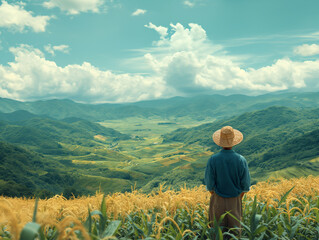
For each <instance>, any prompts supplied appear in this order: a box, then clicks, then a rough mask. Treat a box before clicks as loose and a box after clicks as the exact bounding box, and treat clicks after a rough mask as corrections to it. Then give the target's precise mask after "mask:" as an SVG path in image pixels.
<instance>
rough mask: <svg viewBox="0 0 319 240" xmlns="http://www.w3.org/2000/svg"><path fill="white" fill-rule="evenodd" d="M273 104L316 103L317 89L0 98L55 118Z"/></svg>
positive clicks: (218, 112) (4, 104)
mask: <svg viewBox="0 0 319 240" xmlns="http://www.w3.org/2000/svg"><path fill="white" fill-rule="evenodd" d="M274 105H278V106H286V107H292V108H308V107H310V108H311V107H316V106H318V105H319V93H316V92H309V93H280V94H279V93H278V94H274V93H273V94H265V95H259V96H245V95H239V94H236V95H230V96H223V95H217V94H215V95H201V96H195V97H174V98H169V99H160V100H151V101H142V102H136V103H122V104H82V103H76V102H73V101H71V100H67V99H64V100H57V99H53V100H46V101H35V102H19V101H14V100H10V99H5V98H0V111H1V112H5V113H9V112H13V111H16V110H26V111H29V112H30V113H33V114H37V115H47V116H50V117H53V118H57V119H63V118H69V117H78V118H82V119H87V120H92V121H103V120H106V119H122V118H127V117H136V116H140V117H151V116H161V117H182V116H191V117H193V118H196V119H197V118H199V119H201V118H206V117H212V116H214V117H215V118H224V117H230V116H233V115H237V114H241V113H244V112H250V111H254V110H259V109H264V108H266V107H269V106H274Z"/></svg>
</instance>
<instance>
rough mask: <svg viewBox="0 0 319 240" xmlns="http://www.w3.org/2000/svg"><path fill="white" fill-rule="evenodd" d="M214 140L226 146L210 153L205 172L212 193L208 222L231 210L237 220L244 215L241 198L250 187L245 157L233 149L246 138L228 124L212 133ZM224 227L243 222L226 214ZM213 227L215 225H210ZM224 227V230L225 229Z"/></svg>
mask: <svg viewBox="0 0 319 240" xmlns="http://www.w3.org/2000/svg"><path fill="white" fill-rule="evenodd" d="M213 140H214V142H215V143H216V144H217V145H218V146H221V147H223V149H222V150H221V151H220V152H219V153H217V154H214V155H212V156H211V158H210V159H209V160H208V163H207V167H206V171H205V184H206V188H207V190H208V191H210V192H211V194H212V195H211V200H210V205H209V221H213V220H214V218H216V220H219V218H220V216H221V215H223V214H224V213H226V212H230V213H231V214H233V215H234V216H235V217H236V218H237V219H241V216H242V197H243V195H244V193H245V192H247V191H249V188H250V175H249V170H248V165H247V161H246V159H245V158H244V157H243V156H241V155H240V154H238V153H236V152H235V151H234V150H232V147H233V146H235V145H237V144H238V143H240V142H241V141H242V140H243V135H242V133H241V132H239V131H238V130H236V129H233V128H232V127H230V126H225V127H223V128H222V129H221V130H218V131H216V132H215V133H214V135H213ZM221 225H222V226H224V227H225V228H226V229H227V228H232V227H240V223H239V222H238V221H237V220H235V219H234V218H232V217H231V216H230V215H226V216H225V218H224V220H223V221H222V224H221ZM211 226H212V224H211ZM224 230H225V229H224Z"/></svg>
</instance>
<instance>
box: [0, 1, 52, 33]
mask: <svg viewBox="0 0 319 240" xmlns="http://www.w3.org/2000/svg"><path fill="white" fill-rule="evenodd" d="M24 6H25V4H24V3H22V2H18V3H15V4H9V3H8V2H7V1H2V4H1V5H0V27H6V28H9V29H14V30H18V31H20V32H22V31H23V30H24V29H25V28H31V29H32V30H33V31H34V32H44V31H45V28H46V26H47V25H48V21H49V20H50V18H51V17H49V16H33V13H32V12H30V11H26V10H25V9H24Z"/></svg>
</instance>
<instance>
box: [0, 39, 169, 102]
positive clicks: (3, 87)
mask: <svg viewBox="0 0 319 240" xmlns="http://www.w3.org/2000/svg"><path fill="white" fill-rule="evenodd" d="M10 51H11V52H12V53H13V54H14V57H15V59H14V61H13V62H10V63H8V66H4V65H0V96H1V97H6V98H13V99H19V100H36V99H48V98H70V99H74V100H78V101H83V102H92V103H94V102H96V103H97V102H130V101H137V100H145V99H152V98H159V97H162V96H163V93H164V92H165V85H164V84H163V82H162V80H161V79H158V78H156V77H147V76H143V75H140V74H115V73H113V72H111V71H101V70H99V69H98V68H96V67H94V66H92V65H91V64H90V63H88V62H84V63H83V64H81V65H78V64H73V65H71V64H70V65H67V66H65V67H60V66H58V65H57V64H56V63H55V62H54V61H49V60H47V59H45V57H44V54H43V53H42V52H41V51H40V50H39V49H35V48H33V47H31V46H28V45H21V46H19V47H15V48H10Z"/></svg>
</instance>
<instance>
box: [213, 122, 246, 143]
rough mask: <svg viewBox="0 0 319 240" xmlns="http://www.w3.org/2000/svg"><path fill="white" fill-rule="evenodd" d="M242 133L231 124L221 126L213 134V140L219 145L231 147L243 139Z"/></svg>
mask: <svg viewBox="0 0 319 240" xmlns="http://www.w3.org/2000/svg"><path fill="white" fill-rule="evenodd" d="M243 138H244V137H243V134H242V133H241V132H240V131H238V130H236V129H233V128H232V127H231V126H225V127H222V129H220V130H217V131H216V132H214V134H213V140H214V142H215V143H216V144H217V145H218V146H221V147H232V146H235V145H237V144H238V143H240V142H241V141H242V140H243Z"/></svg>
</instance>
